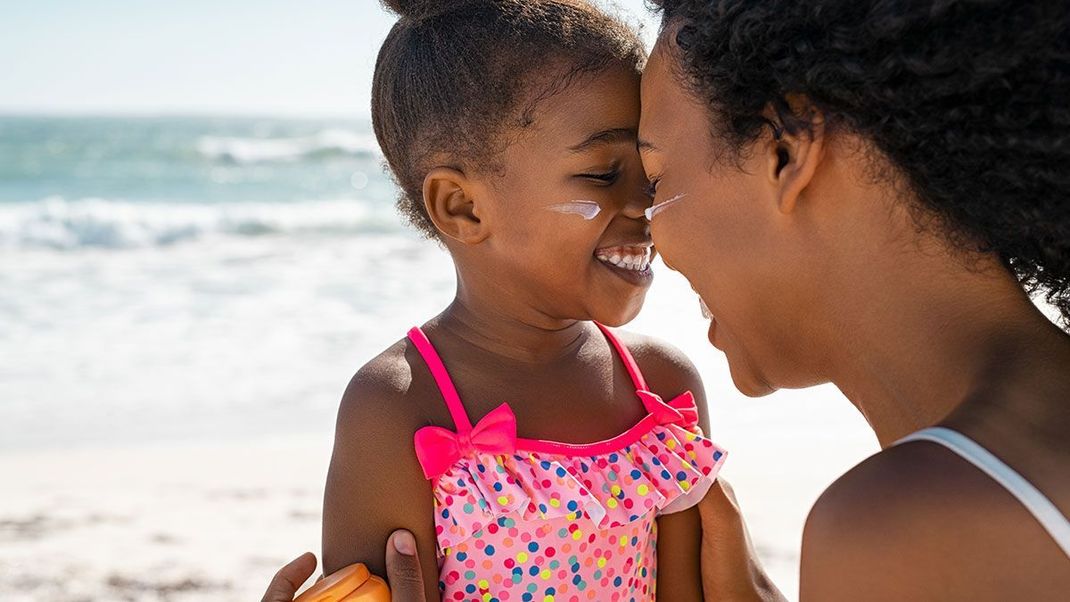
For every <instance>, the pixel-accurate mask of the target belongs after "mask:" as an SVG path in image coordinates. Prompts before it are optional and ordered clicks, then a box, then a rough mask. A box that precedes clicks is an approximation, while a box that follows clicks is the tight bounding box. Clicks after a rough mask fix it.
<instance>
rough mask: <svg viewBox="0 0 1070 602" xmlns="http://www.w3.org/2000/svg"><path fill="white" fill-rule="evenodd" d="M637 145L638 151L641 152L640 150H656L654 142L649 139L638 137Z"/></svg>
mask: <svg viewBox="0 0 1070 602" xmlns="http://www.w3.org/2000/svg"><path fill="white" fill-rule="evenodd" d="M638 146H639V151H640V152H642V151H656V150H658V147H656V146H654V143H653V142H650V141H649V140H642V139H640V140H639V141H638Z"/></svg>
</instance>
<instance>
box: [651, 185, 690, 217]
mask: <svg viewBox="0 0 1070 602" xmlns="http://www.w3.org/2000/svg"><path fill="white" fill-rule="evenodd" d="M686 196H687V193H686V192H681V193H680V194H678V195H676V196H674V197H672V198H671V199H669V200H667V201H664V202H662V203H658V204H657V205H653V206H651V207H647V208H646V211H644V212H643V213H645V214H646V219H647V221H650V220H652V219H654V216H655V215H657V214H659V213H661V212H662V211H664V210H665V208H666V207H668V206H669V205H672V204H673V203H676V202H678V201H682V200H683V199H684V197H686Z"/></svg>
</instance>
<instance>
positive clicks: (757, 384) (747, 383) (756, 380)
mask: <svg viewBox="0 0 1070 602" xmlns="http://www.w3.org/2000/svg"><path fill="white" fill-rule="evenodd" d="M725 356H726V357H727V356H728V354H727V353H726V354H725ZM737 364H742V366H741V367H737ZM728 371H729V373H730V374H731V375H732V384H733V385H735V386H736V390H737V391H739V392H740V393H742V394H744V395H746V396H747V397H765V396H766V395H769V394H770V393H774V392H776V390H777V389H778V387H775V386H773V385H771V384H769V383H768V382H766V379H765V378H764V377H762V376H761V375H760V374H758V373H757V371H755V370H754V369H753V368H752V367H751V365H750V362H748V361H746V360H740V361H734V360H733V359H732V358H731V357H728Z"/></svg>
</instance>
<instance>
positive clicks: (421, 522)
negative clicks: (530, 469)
mask: <svg viewBox="0 0 1070 602" xmlns="http://www.w3.org/2000/svg"><path fill="white" fill-rule="evenodd" d="M376 363H378V364H380V365H378V366H376V365H375V364H376ZM384 363H385V362H383V361H380V360H375V361H373V363H372V364H369V365H368V366H366V367H365V368H363V369H361V371H360V372H358V373H357V375H356V376H355V377H353V380H352V381H351V382H350V384H349V387H348V388H347V389H346V392H345V395H344V396H343V397H342V402H341V407H340V408H339V411H338V423H337V427H336V432H335V442H334V453H333V455H332V457H331V464H330V469H329V471H328V473H327V485H326V489H325V492H324V500H323V570H324V573H325V574H330V573H332V572H334V571H336V570H338V569H341V568H343V567H345V566H347V565H349V564H352V563H354V562H363V563H364V564H365V565H367V566H368V569H369V570H370V571H371V572H372V573H375V574H378V575H386V566H385V563H384V559H383V550H384V549H385V546H386V541H387V538H388V537H389V536H390V533H391V532H393V531H394V530H395V529H398V528H404V529H408V530H409V531H411V532H412V534H413V535H414V536H415V537H416V547H417V550H418V554H419V558H420V564H421V567H422V571H423V576H424V591H425V596H426V599H427V600H428V601H431V600H438V599H439V591H438V566H437V563H436V559H435V532H434V519H433V516H434V515H433V512H434V503H433V498H432V495H431V484H430V483H429V482H428V481H427V479H425V478H424V476H423V473H422V472H421V470H420V466H419V463H418V461H417V459H416V453H415V451H414V449H413V442H412V436H413V433H414V432H415V431H416V429H418V428H419V427H421V426H424V424H426V422H425V421H424V420H423V419H422V416H421V415H420V412H419V411H418V408H419V405H418V403H417V401H416V400H413V399H410V398H409V397H410V396H409V395H408V394H407V387H406V386H404V380H405V379H399V378H396V376H397V374H396V373H397V372H398V370H397V367H392V366H390V365H386V366H384V365H382V364H384ZM392 368H393V369H392ZM392 373H393V374H392Z"/></svg>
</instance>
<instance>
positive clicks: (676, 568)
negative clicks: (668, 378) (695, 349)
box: [657, 373, 710, 602]
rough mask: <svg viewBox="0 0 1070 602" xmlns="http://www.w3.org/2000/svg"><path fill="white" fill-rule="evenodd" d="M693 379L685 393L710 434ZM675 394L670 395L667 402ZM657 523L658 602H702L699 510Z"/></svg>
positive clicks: (698, 381)
mask: <svg viewBox="0 0 1070 602" xmlns="http://www.w3.org/2000/svg"><path fill="white" fill-rule="evenodd" d="M693 377H694V379H695V382H693V383H692V384H691V386H689V387H687V388H686V389H684V391H686V390H690V391H691V392H692V393H693V394H694V396H695V404H696V405H697V406H698V415H699V419H698V424H699V427H700V428H701V429H702V432H703V434H705V435H709V432H710V418H709V413H708V412H707V410H706V394H705V392H704V391H703V389H702V379H701V378H700V377H699V376H698V374H697V373H696V374H694V375H693ZM666 392H668V391H666ZM682 392H683V391H680V393H682ZM675 394H676V393H670V394H669V395H670V396H669V397H668V399H671V398H672V396H674V395H675ZM657 521H658V590H657V597H658V600H672V601H673V602H677V601H679V602H702V600H703V592H702V566H701V558H702V519H701V517H700V516H699V511H698V507H697V506H696V507H694V508H689V509H687V510H684V511H682V512H676V513H673V514H666V515H664V516H659V517H658V519H657Z"/></svg>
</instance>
